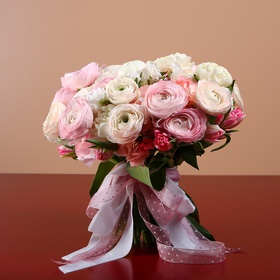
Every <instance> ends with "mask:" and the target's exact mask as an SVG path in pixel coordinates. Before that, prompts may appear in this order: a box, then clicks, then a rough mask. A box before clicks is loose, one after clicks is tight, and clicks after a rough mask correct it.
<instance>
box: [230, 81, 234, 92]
mask: <svg viewBox="0 0 280 280" xmlns="http://www.w3.org/2000/svg"><path fill="white" fill-rule="evenodd" d="M234 84H235V80H233V81H232V84H231V85H230V86H229V87H228V89H229V90H230V92H232V91H233V87H234Z"/></svg>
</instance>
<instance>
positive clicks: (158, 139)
mask: <svg viewBox="0 0 280 280" xmlns="http://www.w3.org/2000/svg"><path fill="white" fill-rule="evenodd" d="M154 133H155V139H154V145H155V147H156V148H157V149H158V150H159V151H160V152H167V151H169V150H170V149H171V148H172V147H173V145H172V144H171V143H170V137H169V136H168V134H167V133H165V132H163V131H160V130H158V129H156V130H155V132H154Z"/></svg>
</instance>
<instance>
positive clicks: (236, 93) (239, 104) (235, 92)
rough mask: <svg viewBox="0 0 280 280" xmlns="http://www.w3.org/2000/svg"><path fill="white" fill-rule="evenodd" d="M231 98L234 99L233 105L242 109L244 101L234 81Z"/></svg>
mask: <svg viewBox="0 0 280 280" xmlns="http://www.w3.org/2000/svg"><path fill="white" fill-rule="evenodd" d="M232 98H233V100H234V105H235V106H236V107H238V108H239V109H241V110H242V111H244V102H243V99H242V96H241V93H240V90H239V87H238V85H237V84H236V83H234V86H233V91H232Z"/></svg>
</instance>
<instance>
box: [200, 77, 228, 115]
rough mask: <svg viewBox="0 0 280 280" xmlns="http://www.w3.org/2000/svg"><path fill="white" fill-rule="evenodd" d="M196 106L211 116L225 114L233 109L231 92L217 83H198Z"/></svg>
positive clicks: (203, 81) (204, 81)
mask: <svg viewBox="0 0 280 280" xmlns="http://www.w3.org/2000/svg"><path fill="white" fill-rule="evenodd" d="M196 105H197V107H199V108H200V109H202V110H203V111H204V112H205V113H207V114H209V115H211V116H217V115H219V114H225V113H226V112H227V111H228V110H229V109H230V108H231V107H232V99H231V92H230V90H229V89H228V88H225V87H221V86H219V85H218V84H217V83H215V82H211V81H210V82H209V81H206V80H200V81H198V86H197V91H196Z"/></svg>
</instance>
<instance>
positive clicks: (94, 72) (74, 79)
mask: <svg viewBox="0 0 280 280" xmlns="http://www.w3.org/2000/svg"><path fill="white" fill-rule="evenodd" d="M99 75H100V68H99V66H98V65H97V64H96V63H95V62H92V63H90V64H88V65H86V66H85V67H83V68H82V69H80V70H78V71H75V72H71V73H66V74H65V75H64V76H63V77H62V78H61V84H62V87H65V88H71V89H81V88H84V87H88V86H90V85H92V84H93V82H94V81H95V79H96V78H97V77H98V76H99Z"/></svg>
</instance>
